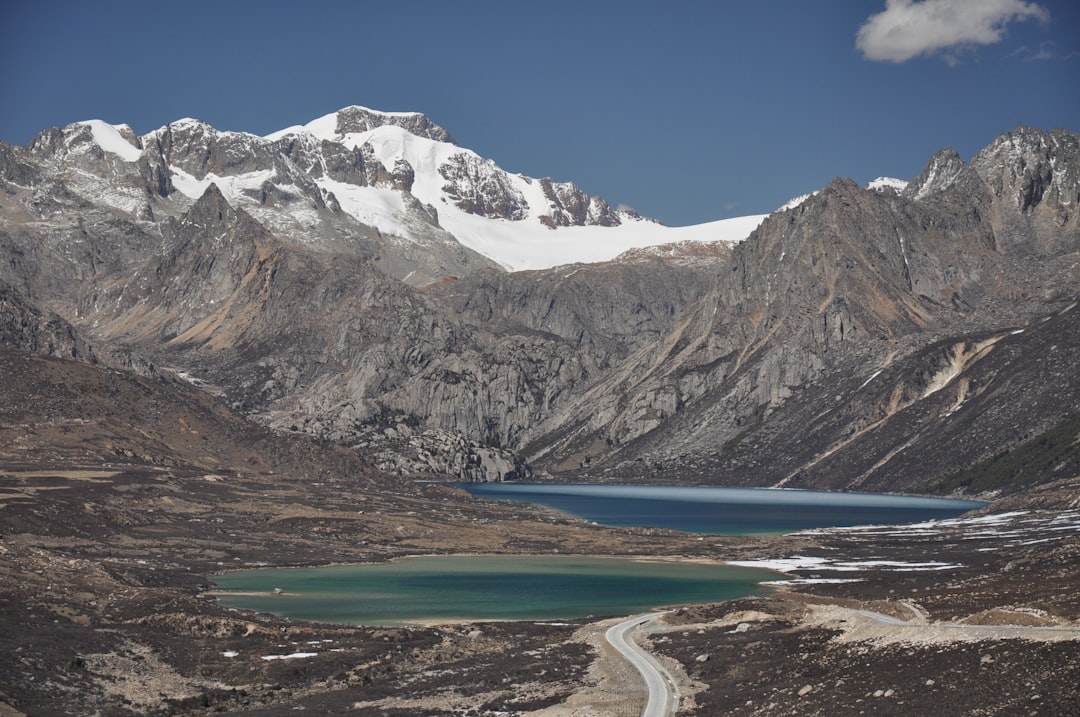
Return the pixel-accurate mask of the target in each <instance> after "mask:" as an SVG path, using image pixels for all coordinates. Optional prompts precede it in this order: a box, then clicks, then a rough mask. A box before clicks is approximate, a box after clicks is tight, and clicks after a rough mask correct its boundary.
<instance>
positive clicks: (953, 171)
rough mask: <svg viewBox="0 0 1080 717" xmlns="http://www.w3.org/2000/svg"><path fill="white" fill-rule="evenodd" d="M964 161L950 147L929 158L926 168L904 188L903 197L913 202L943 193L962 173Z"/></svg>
mask: <svg viewBox="0 0 1080 717" xmlns="http://www.w3.org/2000/svg"><path fill="white" fill-rule="evenodd" d="M965 166H966V165H965V164H964V160H962V159H960V155H959V154H957V152H956V150H955V149H953V148H952V147H945V148H944V149H941V150H938V152H937V153H936V154H935V155H934V156H933V157H931V158H930V161H929V162H928V163H927V165H926V168H925V169H923V171H922V172H920V173H919V176H918V177H915V179H913V180H912V181H911V183H910V184H909V185H908V186H907V187H905V188H904V195H905V196H908V197H911V198H913V199H915V200H919V199H922V198H923V197H926V196H928V195H930V194H935V193H937V192H941V191H944V190H945V189H948V188H949V187H950V186H952V184H953V182H955V181H956V178H957V177H959V176H960V173H961V172H963V171H964V167H965Z"/></svg>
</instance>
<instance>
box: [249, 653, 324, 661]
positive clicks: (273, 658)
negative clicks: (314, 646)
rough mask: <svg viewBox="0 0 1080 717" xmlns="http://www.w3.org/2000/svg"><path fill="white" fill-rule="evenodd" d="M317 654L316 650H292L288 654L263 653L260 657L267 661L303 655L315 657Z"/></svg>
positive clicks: (290, 658) (292, 658)
mask: <svg viewBox="0 0 1080 717" xmlns="http://www.w3.org/2000/svg"><path fill="white" fill-rule="evenodd" d="M318 654H319V653H317V652H292V653H289V654H288V655H263V656H262V658H261V659H263V660H266V661H267V662H270V661H271V660H297V659H302V658H304V657H315V656H316V655H318Z"/></svg>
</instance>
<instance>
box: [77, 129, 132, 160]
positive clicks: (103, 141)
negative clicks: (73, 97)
mask: <svg viewBox="0 0 1080 717" xmlns="http://www.w3.org/2000/svg"><path fill="white" fill-rule="evenodd" d="M75 124H76V125H77V126H83V127H89V128H90V133H91V136H92V137H93V139H94V143H95V144H97V146H98V147H101V149H103V150H105V151H106V152H111V153H112V154H115V155H117V156H118V157H120V159H122V160H124V161H125V162H136V161H138V159H139V157H140V156H141V155H142V150H141V149H140V148H139V147H137V146H136V145H135V143H136V142H137V141H138V140H136V138H135V132H134V131H132V129H131V127H129V126H127V125H126V124H118V125H112V124H109V123H108V122H104V121H102V120H99V119H92V120H85V121H83V122H76V123H75Z"/></svg>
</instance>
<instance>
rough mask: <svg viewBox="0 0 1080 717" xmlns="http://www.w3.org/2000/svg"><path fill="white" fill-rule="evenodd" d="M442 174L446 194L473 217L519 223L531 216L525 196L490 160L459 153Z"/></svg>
mask: <svg viewBox="0 0 1080 717" xmlns="http://www.w3.org/2000/svg"><path fill="white" fill-rule="evenodd" d="M439 174H441V175H442V177H443V179H445V180H446V184H445V185H443V191H444V192H446V195H447V196H448V197H450V199H452V200H453V201H454V204H456V205H457V206H458V207H459V208H461V209H463V210H464V211H466V212H468V213H469V214H479V215H481V216H484V217H492V218H498V219H510V220H515V221H516V220H521V219H524V218H525V217H527V216H528V213H529V205H528V203H527V202H526V201H525V197H524V196H523V195H522V194H521V192H520V191H519V190H518V189H517V188H516V187H515V186H514V185H513V184H512V183H511V182H510V181H509V178H508V176H507V174H506V172H503V171H502V170H501V169H499V168H498V167H497V166H495V163H494V162H492V161H491V160H490V159H481V158H479V157H476V156H474V155H471V154H465V153H464V152H463V153H460V154H455V155H453V156H451V157H450V159H449V161H447V162H446V163H444V164H442V165H441V166H440V167H439Z"/></svg>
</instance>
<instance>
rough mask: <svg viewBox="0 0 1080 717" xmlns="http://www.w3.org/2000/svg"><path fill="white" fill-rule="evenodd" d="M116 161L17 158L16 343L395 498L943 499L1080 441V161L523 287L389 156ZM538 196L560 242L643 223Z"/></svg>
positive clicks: (833, 194)
mask: <svg viewBox="0 0 1080 717" xmlns="http://www.w3.org/2000/svg"><path fill="white" fill-rule="evenodd" d="M387 117H390V118H392V119H393V121H394V122H408V123H415V127H416V131H417V132H426V133H429V134H430V135H431V137H442V136H443V135H442V134H441V133H440V131H439V129H440V128H437V127H435V126H428V125H425V123H424V121H423V120H422V119H418V118H422V116H421V115H416V116H413V115H408V116H406V115H401V116H398V115H383V114H381V113H371V112H370V111H361V110H360V109H359V108H357V110H356V111H351V110H345V111H343V112H342V113H339V115H338V117H337V120H336V121H337V129H338V132H339V133H342V134H348V133H355V132H360V131H365V130H363V129H361V128H364V127H370V126H372V123H375V122H383V121H387V120H386V118H387ZM410 118H412V119H410ZM399 126H403V125H399ZM424 127H427V128H426V129H424ZM409 131H413V130H412V129H410V130H409ZM121 134H123V133H121ZM418 136H419V135H418ZM91 140H92V137H90V136H89V135H87V134H86V130H85V128H84V126H81V125H79V126H72V127H71V128H67V129H65V130H52V131H47V132H45V133H43V134H42V135H41V136H39V138H38V139H37V140H35V142H34V143H33V144H32V145H31V146H30V147H27V148H19V147H7V146H6V145H0V187H2V191H0V288H3V289H4V290H5V291H7V293H6V294H3V295H2V296H4V297H8V298H7V299H6V303H3V304H2V305H0V310H2V311H3V316H4V317H6V323H4V324H3V326H6V327H7V328H6V329H4V330H3V331H0V339H2V340H3V341H4V342H5V343H11V344H15V345H19V346H22V347H26V348H31V350H39V351H58V352H60V353H65V354H71V355H79V356H82V357H84V358H86V359H87V360H90V355H89V353H88V349H87V348H86V347H87V346H89V345H90V344H92V345H93V346H94V349H93V350H94V352H95V355H96V356H98V357H99V360H102V361H106V362H110V363H112V362H116V363H117V364H123V363H124V362H125V361H127V362H128V363H132V361H133V360H132V359H130V358H127V359H125V358H124V357H125V356H127V357H131V356H143V357H145V358H144V359H143V360H144V361H145V362H146V365H147V366H149V365H150V363H151V362H152V364H153V365H155V366H158V367H168V368H170V369H173V370H175V371H177V372H181V373H182V374H183V375H184V376H186V377H188V378H189V379H190V380H193V381H197V382H198V385H200V386H204V387H207V388H209V389H211V390H213V391H214V392H215V393H216V394H217V395H219V396H220V398H221V400H223V401H225V402H226V403H228V404H229V405H231V406H233V407H235V408H237V409H239V410H241V411H243V412H245V413H247V414H248V415H249V416H251V417H253V418H255V419H256V420H258V421H261V422H263V423H266V424H268V425H271V426H273V427H275V428H278V429H281V430H286V431H303V432H306V433H311V434H314V435H317V436H320V437H322V438H325V439H327V440H332V441H336V442H339V443H341V444H343V445H346V446H351V447H354V448H355V449H356V450H358V451H360V452H362V453H364V454H365V455H366V456H368V457H369V458H371V460H372V461H373V463H377V464H378V465H379V466H381V467H382V468H383V469H384V470H387V471H391V472H396V473H399V474H402V475H425V476H431V475H440V476H448V477H454V478H458V479H462V480H499V479H505V478H508V477H525V476H528V475H530V471H531V472H532V473H533V474H534V475H537V476H542V475H544V474H550V475H553V476H557V477H559V478H575V479H602V480H611V479H618V480H629V481H634V480H648V481H660V482H694V483H707V482H716V483H729V484H739V483H742V484H769V485H772V484H782V485H787V486H800V487H814V486H828V487H833V488H853V487H865V488H868V489H869V488H872V489H875V490H920V491H921V490H929V489H931V488H932V487H933V486H934V485H937V484H938V483H939V482H940V481H941V480H943V478H944V477H945V476H946V474H948V473H949V472H950V471H955V470H957V469H958V468H959V467H963V465H965V464H970V463H972V462H974V461H977V460H981V459H982V458H984V457H986V456H987V455H993V454H994V453H995V452H1000V451H1002V450H1006V449H1008V447H1009V446H1010V445H1012V444H1014V443H1015V442H1017V441H1019V440H1021V439H1022V437H1023V436H1032V435H1037V434H1038V432H1039V431H1042V430H1046V429H1047V428H1048V427H1052V426H1053V425H1055V422H1060V421H1062V420H1064V419H1065V418H1067V417H1068V416H1070V415H1073V414H1075V413H1077V412H1080V396H1078V395H1077V389H1076V387H1077V386H1078V385H1080V381H1077V380H1076V373H1075V368H1074V367H1073V365H1072V364H1071V363H1069V362H1068V361H1066V360H1065V359H1064V358H1063V357H1065V356H1071V355H1073V353H1070V352H1072V351H1073V349H1074V348H1075V347H1073V343H1075V342H1074V341H1073V338H1074V337H1073V334H1074V333H1075V330H1074V329H1075V326H1074V324H1075V317H1076V316H1077V313H1076V310H1075V309H1074V308H1070V307H1072V306H1073V305H1074V304H1075V301H1076V296H1077V295H1078V294H1080V284H1078V281H1080V280H1078V275H1077V272H1076V270H1075V266H1076V257H1077V256H1078V255H1080V229H1078V227H1080V219H1077V216H1076V207H1077V206H1080V179H1078V177H1080V153H1078V151H1077V148H1078V142H1077V136H1076V135H1075V134H1073V133H1070V132H1065V131H1055V132H1050V133H1044V132H1038V131H1035V130H1028V129H1024V128H1021V129H1018V130H1016V131H1014V132H1011V133H1009V134H1007V135H1004V136H1003V137H1001V138H999V139H998V140H996V141H995V142H994V143H993V144H991V145H990V146H989V147H987V148H986V149H984V150H983V151H982V152H980V153H979V154H978V155H976V157H975V158H973V159H972V161H971V162H970V163H967V164H965V163H963V162H962V161H960V159H959V157H956V156H955V153H951V154H950V153H941V154H939V155H937V156H935V158H933V159H932V160H931V163H930V165H928V167H927V170H926V171H924V172H923V174H922V175H920V178H918V179H916V181H915V182H912V183H911V185H909V187H908V188H907V189H906V190H904V191H903V192H901V193H899V194H897V193H896V192H876V191H868V190H864V189H861V188H860V187H858V186H857V185H856V184H855V183H854V182H851V181H849V180H836V181H834V182H832V183H830V184H829V185H828V186H827V187H826V188H824V189H823V190H822V191H820V192H818V193H817V194H816V195H815V196H813V197H811V198H809V199H808V200H806V201H805V202H804V203H802V204H800V205H799V206H797V207H795V208H793V209H789V210H786V211H782V212H778V213H776V214H774V215H772V216H771V217H770V218H769V219H767V220H766V221H765V222H764V223H763V224H762V225H761V227H760V228H759V229H758V230H757V231H756V232H755V233H754V234H753V235H752V236H751V237H750V238H749V239H748V240H747V241H745V242H744V243H742V244H740V245H738V246H736V247H734V248H729V247H726V246H725V247H717V246H715V245H707V246H706V245H700V244H681V245H672V246H667V247H661V248H655V249H650V250H637V251H634V252H628V253H627V254H625V255H623V256H622V257H620V258H619V259H618V260H616V261H613V262H610V263H607V264H598V265H588V266H585V265H579V266H570V267H559V268H557V269H552V270H547V271H538V272H522V273H517V274H507V273H505V272H503V271H500V270H498V269H497V268H494V266H493V265H492V264H491V263H490V262H485V261H484V260H482V259H481V258H479V257H477V256H476V255H474V254H472V253H470V252H468V250H465V249H464V248H463V247H461V245H460V244H457V243H456V242H455V241H454V239H453V237H451V236H449V235H448V234H446V232H445V231H444V230H442V228H441V227H440V226H439V224H438V221H439V216H438V213H437V212H436V211H435V209H434V208H433V207H430V206H427V205H425V204H423V203H422V202H420V201H419V200H418V199H417V198H416V197H414V196H412V194H411V191H412V187H413V186H414V184H415V182H416V176H415V171H416V170H415V168H413V167H412V166H411V165H409V164H408V163H407V162H404V161H399V162H396V163H394V166H392V167H387V166H386V165H384V164H383V163H382V162H380V161H379V160H378V159H377V157H376V156H375V150H374V149H373V148H372V147H371V146H370V145H365V144H360V145H358V146H356V147H355V148H351V149H350V148H348V147H346V146H345V145H343V144H340V143H337V142H330V141H325V140H317V139H315V138H314V137H312V136H310V135H303V134H297V135H288V136H284V137H279V138H276V139H264V138H258V137H253V136H251V135H243V134H238V133H231V134H230V133H219V132H217V131H216V130H213V128H209V127H208V126H206V125H203V124H202V123H197V122H194V121H186V122H180V123H174V124H173V125H170V126H168V127H167V128H163V129H162V130H159V131H158V132H155V133H151V134H150V135H147V136H145V137H143V138H134V137H132V138H129V139H128V140H127V141H128V142H129V143H132V147H134V148H136V149H138V151H139V156H138V159H137V160H136V161H130V159H128V160H125V159H124V158H122V157H119V156H117V155H115V154H112V153H109V152H103V151H102V150H101V148H100V147H99V146H98V145H97V144H95V143H94V142H93V141H91ZM438 141H448V140H446V139H439V140H438ZM455 156H456V157H457V158H458V159H455V160H454V161H453V162H451V163H450V164H448V165H444V170H445V173H444V174H443V176H442V179H443V181H444V182H445V183H446V185H447V187H448V189H447V190H446V191H447V193H448V194H449V195H451V196H453V197H455V198H456V200H457V201H458V202H463V203H464V204H462V205H461V206H463V207H466V206H467V207H471V209H469V211H474V210H475V211H476V212H478V213H483V214H484V215H485V216H499V217H503V218H505V219H518V220H520V219H522V218H524V217H527V216H530V209H531V208H530V207H528V205H527V204H526V203H525V200H524V197H523V196H522V195H521V193H520V192H517V191H516V190H514V185H513V183H512V182H511V181H510V180H509V179H508V177H509V175H506V173H504V172H502V170H500V169H498V167H496V166H495V165H494V164H492V163H489V162H486V161H483V160H478V159H476V158H475V157H474V156H473V155H470V154H468V153H465V152H462V153H459V154H457V155H455ZM238 177H239V178H241V179H239V180H238V179H237V178H238ZM219 180H220V181H221V182H222V184H221V185H220V186H219V185H218V184H217V182H218V181H219ZM249 180H250V181H249ZM324 180H332V182H337V183H339V184H337V185H335V184H326V183H324V184H320V182H324ZM196 181H201V182H202V184H198V185H197V186H200V187H203V189H202V190H201V193H200V196H198V197H197V198H195V199H191V198H189V197H188V196H187V195H185V194H183V193H181V192H180V191H179V190H178V189H177V186H183V187H190V185H192V183H193V182H196ZM227 182H232V184H226V183H227ZM349 186H366V187H379V188H380V189H384V190H387V191H389V192H395V193H397V194H398V196H400V198H401V206H402V207H403V208H404V209H403V210H402V212H403V214H404V215H405V217H406V218H405V219H404V220H402V221H405V222H407V223H408V226H410V227H412V229H411V232H412V235H411V237H410V239H409V241H407V242H406V241H403V240H402V238H401V237H395V236H392V235H388V234H385V233H383V232H382V231H379V230H377V229H375V228H374V227H371V226H366V225H363V224H361V223H360V222H358V221H357V220H356V219H355V218H353V217H351V216H348V215H345V214H344V213H343V212H342V211H341V204H342V200H341V199H340V198H339V197H337V196H336V195H335V193H334V192H332V191H329V190H328V187H330V188H334V189H337V190H339V191H341V192H348V191H349V189H348V187H349ZM230 187H231V188H230ZM541 187H542V188H543V191H544V194H545V197H546V198H547V199H548V201H550V202H551V206H552V208H553V210H554V211H553V213H552V223H553V224H558V225H561V226H565V225H569V224H576V223H584V224H604V223H605V222H609V223H610V222H615V221H616V220H617V219H618V217H619V215H618V213H612V212H611V211H610V207H607V205H606V204H604V203H603V202H602V200H597V199H594V198H589V197H588V196H587V195H585V194H584V193H583V192H581V191H580V190H579V189H578V188H577V187H575V186H574V185H572V184H556V183H553V182H550V180H542V181H541ZM226 189H227V190H228V191H226ZM189 191H190V190H189ZM342 197H346V195H345V194H342ZM346 199H347V197H346ZM563 222H565V224H563ZM11 297H14V298H11ZM50 312H51V313H50ZM54 314H55V315H56V316H58V317H61V318H59V319H55V321H60V320H62V321H66V322H67V324H66V326H68V327H70V329H71V332H73V333H65V331H66V329H64V328H63V327H64V326H65V324H62V323H60V324H55V325H53V324H50V322H53V321H54V319H50V318H43V317H50V316H53V315H54ZM50 326H52V328H49V327H50ZM57 327H59V328H57ZM65 336H66V337H67V338H65ZM80 337H82V338H80ZM80 341H81V342H82V343H80ZM33 347H37V348H33ZM50 347H51V348H50ZM928 461H929V463H928Z"/></svg>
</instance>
